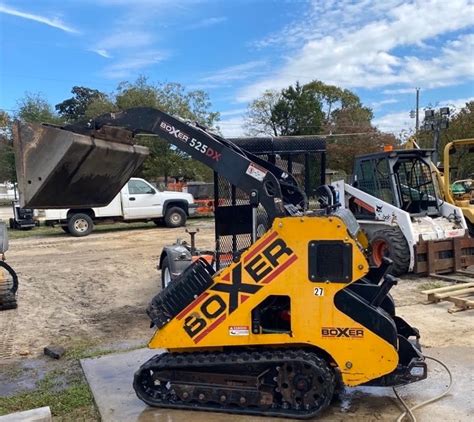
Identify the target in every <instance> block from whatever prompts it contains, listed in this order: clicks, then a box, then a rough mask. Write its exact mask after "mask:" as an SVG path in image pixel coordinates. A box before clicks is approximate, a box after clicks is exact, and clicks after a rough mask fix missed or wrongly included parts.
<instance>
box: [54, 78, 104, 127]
mask: <svg viewBox="0 0 474 422" xmlns="http://www.w3.org/2000/svg"><path fill="white" fill-rule="evenodd" d="M71 93H72V94H73V96H72V97H71V98H68V99H67V100H64V101H63V102H61V103H59V104H56V106H55V109H56V110H57V112H58V114H59V115H60V116H61V117H63V118H64V119H65V120H67V121H69V122H77V121H80V120H83V119H84V118H85V117H86V116H85V114H86V110H87V108H88V107H89V105H90V104H91V103H92V102H93V101H101V100H105V99H106V95H105V94H104V93H102V92H100V91H98V90H97V89H91V88H86V87H83V86H74V87H73V88H72V90H71Z"/></svg>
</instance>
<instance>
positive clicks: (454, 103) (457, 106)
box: [436, 97, 474, 112]
mask: <svg viewBox="0 0 474 422" xmlns="http://www.w3.org/2000/svg"><path fill="white" fill-rule="evenodd" d="M471 101H474V97H467V98H458V99H457V100H443V101H440V102H439V103H438V104H436V107H450V108H451V109H452V110H451V111H453V112H457V111H459V110H461V109H462V108H464V107H466V103H469V102H471Z"/></svg>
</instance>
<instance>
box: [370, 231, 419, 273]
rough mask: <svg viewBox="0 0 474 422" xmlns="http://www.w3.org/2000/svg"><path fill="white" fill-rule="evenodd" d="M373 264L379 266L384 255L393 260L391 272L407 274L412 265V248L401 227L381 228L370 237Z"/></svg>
mask: <svg viewBox="0 0 474 422" xmlns="http://www.w3.org/2000/svg"><path fill="white" fill-rule="evenodd" d="M370 246H371V248H372V256H371V260H372V264H374V265H376V266H377V267H379V266H380V265H381V264H382V259H383V257H384V256H386V257H387V258H390V259H391V260H392V261H393V264H392V267H391V268H390V270H389V273H390V274H393V275H395V276H399V275H402V274H406V273H407V272H408V268H409V267H410V250H409V248H408V243H407V241H406V239H405V236H403V233H402V232H401V230H399V229H392V228H390V229H381V230H377V231H375V232H374V233H373V234H372V236H371V239H370Z"/></svg>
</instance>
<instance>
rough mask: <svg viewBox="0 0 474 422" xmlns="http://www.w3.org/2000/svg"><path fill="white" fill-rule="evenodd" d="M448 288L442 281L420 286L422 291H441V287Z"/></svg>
mask: <svg viewBox="0 0 474 422" xmlns="http://www.w3.org/2000/svg"><path fill="white" fill-rule="evenodd" d="M444 286H446V284H445V283H443V282H441V281H427V282H426V283H422V284H420V285H419V286H418V289H420V290H431V289H439V288H440V287H444Z"/></svg>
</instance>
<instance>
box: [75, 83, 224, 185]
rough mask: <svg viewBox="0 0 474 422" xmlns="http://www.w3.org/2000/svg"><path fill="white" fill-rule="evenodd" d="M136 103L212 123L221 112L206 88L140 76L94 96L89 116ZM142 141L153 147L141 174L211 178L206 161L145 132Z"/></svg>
mask: <svg viewBox="0 0 474 422" xmlns="http://www.w3.org/2000/svg"><path fill="white" fill-rule="evenodd" d="M133 107H156V108H159V109H160V110H163V111H165V112H167V113H170V114H172V115H176V116H179V117H181V118H184V119H189V120H192V121H197V122H199V123H200V124H203V125H206V126H209V127H213V126H215V124H216V122H217V121H218V119H219V113H215V112H211V111H210V110H209V109H210V107H211V102H210V101H209V97H208V95H207V94H206V93H205V92H204V91H200V90H193V91H187V90H186V89H185V88H184V86H182V85H180V84H177V83H158V84H151V83H150V82H149V81H148V79H147V78H145V77H143V76H140V77H139V78H138V79H137V80H136V81H135V82H133V83H130V82H122V83H121V84H119V86H118V88H117V90H116V93H115V94H114V95H112V96H110V97H106V96H102V97H100V98H95V99H94V100H93V101H92V102H91V103H89V105H88V107H87V108H86V110H85V113H84V115H85V116H86V117H87V118H89V119H90V118H94V117H96V116H98V115H100V114H103V113H107V112H113V111H118V110H125V109H128V108H133ZM138 140H139V142H140V144H142V145H145V146H147V147H148V148H149V149H150V155H149V157H148V158H147V159H146V161H145V163H144V166H143V170H142V174H143V176H145V177H147V178H149V179H152V180H153V179H155V180H156V179H157V178H158V177H162V176H163V177H164V178H165V183H167V182H168V178H169V177H174V178H177V179H184V180H191V179H192V180H206V181H208V180H211V179H212V172H211V171H210V170H209V169H208V168H207V167H206V166H204V165H203V164H201V163H198V162H196V161H194V160H190V159H189V156H188V155H186V154H185V153H183V152H181V151H179V150H178V149H177V148H176V147H174V146H172V145H170V144H169V143H168V142H166V141H165V140H162V139H160V138H158V137H156V136H149V135H142V136H140V137H139V138H138Z"/></svg>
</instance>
